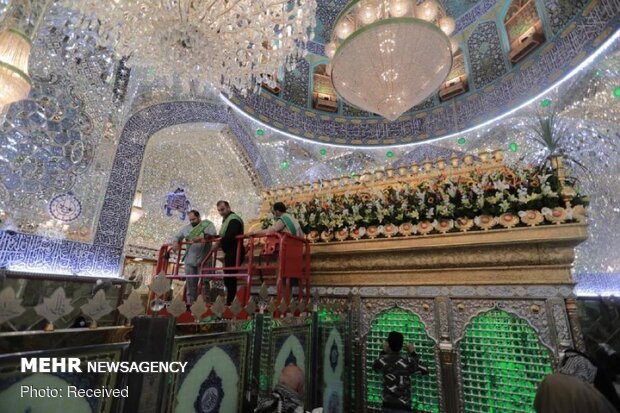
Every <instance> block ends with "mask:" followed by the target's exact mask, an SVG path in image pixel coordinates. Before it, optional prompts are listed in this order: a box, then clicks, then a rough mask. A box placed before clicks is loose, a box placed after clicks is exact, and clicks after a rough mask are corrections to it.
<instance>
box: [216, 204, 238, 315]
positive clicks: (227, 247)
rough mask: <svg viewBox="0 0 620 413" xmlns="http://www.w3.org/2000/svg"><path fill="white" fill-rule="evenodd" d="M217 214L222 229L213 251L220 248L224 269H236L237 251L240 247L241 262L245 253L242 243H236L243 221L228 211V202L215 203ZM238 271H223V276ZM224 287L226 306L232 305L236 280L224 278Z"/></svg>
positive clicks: (235, 291)
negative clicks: (222, 254)
mask: <svg viewBox="0 0 620 413" xmlns="http://www.w3.org/2000/svg"><path fill="white" fill-rule="evenodd" d="M216 206H217V212H219V214H220V215H221V217H222V219H223V221H222V227H221V228H220V237H221V238H220V240H219V241H216V242H215V243H214V245H213V250H216V249H217V248H219V247H221V248H222V251H224V267H236V266H237V249H238V247H239V245H240V246H241V251H240V252H239V255H240V257H241V261H243V256H244V255H245V251H244V250H243V243H242V242H241V243H240V242H238V240H237V237H238V236H239V235H243V220H242V219H241V217H240V216H239V215H237V214H235V213H234V212H232V211H231V209H230V204H229V203H228V201H217V204H216ZM238 272H239V270H224V274H235V273H238ZM224 285H225V286H226V292H227V298H226V302H227V304H228V305H230V304H232V302H233V300H234V299H235V296H236V295H237V279H236V278H235V277H224Z"/></svg>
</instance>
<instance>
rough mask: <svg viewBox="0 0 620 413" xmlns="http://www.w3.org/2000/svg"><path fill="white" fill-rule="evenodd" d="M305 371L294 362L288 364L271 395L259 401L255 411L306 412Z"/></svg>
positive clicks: (263, 412)
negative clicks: (304, 395) (304, 396)
mask: <svg viewBox="0 0 620 413" xmlns="http://www.w3.org/2000/svg"><path fill="white" fill-rule="evenodd" d="M303 394H304V373H303V372H302V371H301V369H300V368H299V367H297V366H296V365H294V364H289V365H288V366H286V367H285V368H284V369H283V370H282V373H281V374H280V379H279V380H278V385H277V386H276V387H275V388H274V389H273V392H272V393H271V394H270V395H269V397H267V398H265V399H263V400H261V401H260V402H259V403H258V406H257V407H256V409H254V412H255V413H280V412H281V413H304V412H305V410H304V403H303Z"/></svg>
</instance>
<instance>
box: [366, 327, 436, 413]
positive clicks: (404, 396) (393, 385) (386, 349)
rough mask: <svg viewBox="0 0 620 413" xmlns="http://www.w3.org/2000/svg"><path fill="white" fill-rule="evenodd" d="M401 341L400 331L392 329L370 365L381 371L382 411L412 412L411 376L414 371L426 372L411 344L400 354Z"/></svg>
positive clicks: (389, 412)
mask: <svg viewBox="0 0 620 413" xmlns="http://www.w3.org/2000/svg"><path fill="white" fill-rule="evenodd" d="M403 341H404V337H403V335H402V334H401V333H398V332H396V331H392V332H391V333H390V334H389V335H388V338H387V341H386V342H384V343H383V352H382V353H381V355H380V356H379V358H378V359H377V360H376V361H375V362H374V364H373V365H372V368H373V370H374V371H377V372H380V373H383V412H384V413H404V412H412V411H413V410H412V409H411V376H412V375H413V374H415V373H416V372H420V373H421V374H422V375H426V374H428V370H427V369H426V368H425V367H423V366H421V365H420V364H419V361H420V356H419V355H417V354H416V352H415V350H414V348H413V344H409V346H408V348H407V352H408V354H407V355H405V356H403V355H401V354H400V350H401V349H402V348H403Z"/></svg>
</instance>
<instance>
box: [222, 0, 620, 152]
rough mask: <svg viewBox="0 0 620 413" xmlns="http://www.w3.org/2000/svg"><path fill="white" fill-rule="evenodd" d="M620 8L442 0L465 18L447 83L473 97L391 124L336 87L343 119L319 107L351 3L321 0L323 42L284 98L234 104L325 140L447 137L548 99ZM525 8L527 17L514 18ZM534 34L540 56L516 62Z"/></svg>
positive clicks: (285, 87) (390, 141)
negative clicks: (329, 47) (337, 33)
mask: <svg viewBox="0 0 620 413" xmlns="http://www.w3.org/2000/svg"><path fill="white" fill-rule="evenodd" d="M612 3H614V1H611V0H609V1H605V0H604V1H593V2H589V1H587V0H573V1H569V2H567V1H557V0H529V1H528V0H513V1H497V0H482V1H473V0H462V1H459V0H445V1H443V4H444V7H445V8H446V10H447V12H448V13H449V14H450V15H452V16H453V17H454V18H455V19H456V30H455V34H454V35H453V37H454V38H455V39H456V40H457V41H458V42H459V45H460V50H459V51H458V52H456V53H455V58H454V63H453V69H452V72H451V73H450V74H449V75H448V79H447V80H448V81H450V79H453V78H458V79H459V80H460V81H461V82H462V84H463V89H464V90H466V91H465V92H464V93H462V94H460V95H458V96H456V97H451V98H446V97H445V96H444V97H443V98H440V94H439V93H438V92H439V91H438V92H436V93H434V94H433V95H431V96H430V97H429V98H427V99H426V100H425V101H423V102H422V103H420V104H418V105H417V106H415V107H414V108H412V109H411V110H409V111H407V112H405V114H403V115H402V116H401V117H400V118H399V119H397V120H396V121H394V122H389V121H387V120H385V119H383V118H382V117H380V116H378V115H375V114H371V113H367V112H364V111H361V110H359V109H357V108H354V107H351V106H349V105H347V104H346V103H344V102H343V101H342V99H340V98H339V97H337V96H336V95H335V92H334V91H333V90H332V91H331V92H325V91H324V90H323V92H325V93H332V94H333V97H334V99H336V100H337V107H335V108H334V109H335V110H336V111H335V112H333V113H331V112H327V111H324V110H319V109H315V108H314V103H313V102H314V100H315V99H316V98H317V94H318V92H319V88H322V87H324V85H322V84H320V82H319V81H318V80H317V79H318V78H317V77H316V76H315V75H317V74H321V73H325V65H326V64H328V63H329V61H328V58H327V57H326V56H325V53H324V43H325V42H326V39H329V36H330V34H331V31H332V29H333V27H332V26H333V24H334V21H335V20H336V17H337V16H338V14H339V13H340V11H341V10H342V9H343V8H344V7H345V5H346V4H347V2H346V1H344V0H319V1H318V8H317V28H316V37H315V39H314V41H313V42H310V43H309V45H308V47H307V51H308V54H307V56H306V58H305V59H304V60H302V61H300V62H299V63H298V64H297V65H296V67H295V69H294V70H292V71H290V72H287V73H280V74H278V84H279V86H280V91H279V93H277V94H276V93H273V91H269V90H268V89H266V88H263V89H262V91H261V93H260V94H250V95H248V96H246V97H242V96H239V95H235V96H231V97H230V103H231V104H233V105H234V106H236V107H237V108H238V109H240V110H242V111H244V112H245V113H246V114H248V115H249V116H250V117H252V118H255V119H256V120H258V121H259V122H261V123H262V124H264V125H268V126H270V127H273V128H275V129H277V130H279V131H282V132H285V133H287V134H290V135H293V136H296V137H300V138H303V139H308V140H313V141H317V142H322V143H330V144H335V145H351V146H386V145H397V144H410V143H418V142H423V141H428V140H432V139H435V138H439V137H444V136H447V135H451V134H455V133H458V132H461V131H463V130H467V129H469V128H472V127H475V126H476V125H479V124H481V123H484V122H486V121H489V120H491V119H494V118H496V117H498V116H500V115H502V114H504V113H505V112H507V111H509V110H511V109H513V108H515V107H516V106H518V105H520V104H522V103H524V102H526V101H528V100H529V99H531V98H533V97H535V96H537V95H539V94H541V93H542V92H544V91H545V90H547V89H548V88H549V87H551V86H553V85H554V84H555V83H556V82H557V81H558V80H560V79H561V78H563V77H564V76H565V75H566V74H568V73H569V72H570V71H571V70H573V69H574V68H575V67H577V66H578V65H579V64H580V63H582V62H583V61H584V60H585V59H586V58H587V57H588V55H590V54H591V53H592V52H593V51H595V50H596V49H597V48H598V47H599V46H600V45H601V44H602V43H603V42H604V40H605V39H607V38H608V37H609V36H611V34H613V32H614V30H615V28H616V27H617V25H618V21H617V19H618V18H617V10H616V8H617V6H614V5H612ZM519 8H520V9H519ZM517 9H519V10H521V11H523V10H525V11H526V12H521V11H519V12H518V13H515V12H514V10H517ZM613 10H616V12H613ZM534 28H535V30H536V33H538V36H539V37H537V40H536V42H535V43H532V47H533V49H532V50H533V51H532V52H531V53H529V54H528V55H526V56H525V57H524V58H523V59H522V60H519V61H518V62H514V63H513V62H511V60H513V61H514V59H515V58H514V50H515V47H518V46H515V44H518V43H519V42H520V41H521V39H522V38H523V36H525V34H524V33H526V32H528V30H534ZM528 33H529V32H528ZM520 36H521V37H520ZM526 37H527V36H526ZM327 72H329V69H327ZM327 74H329V73H327ZM330 82H331V80H330Z"/></svg>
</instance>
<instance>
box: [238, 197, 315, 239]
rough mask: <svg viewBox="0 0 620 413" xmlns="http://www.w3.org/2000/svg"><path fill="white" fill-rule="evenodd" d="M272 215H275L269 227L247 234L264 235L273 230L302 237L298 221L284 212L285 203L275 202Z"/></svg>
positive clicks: (302, 233)
mask: <svg viewBox="0 0 620 413" xmlns="http://www.w3.org/2000/svg"><path fill="white" fill-rule="evenodd" d="M273 216H274V217H275V221H276V222H275V223H274V224H273V226H272V227H271V228H267V229H263V230H261V231H254V232H250V233H249V234H248V235H266V234H271V233H274V232H288V233H289V234H291V235H295V236H297V237H302V238H303V237H304V232H303V231H302V229H301V225H299V221H297V219H295V217H293V216H292V215H291V214H287V213H286V205H284V203H282V202H276V203H275V204H273Z"/></svg>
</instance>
